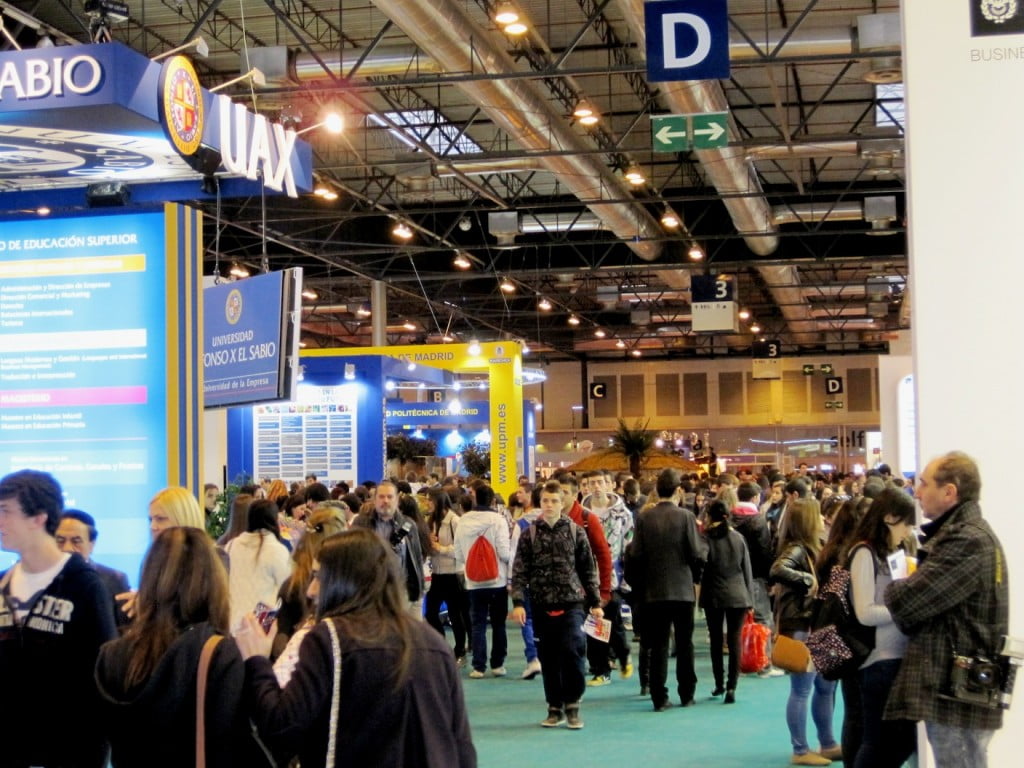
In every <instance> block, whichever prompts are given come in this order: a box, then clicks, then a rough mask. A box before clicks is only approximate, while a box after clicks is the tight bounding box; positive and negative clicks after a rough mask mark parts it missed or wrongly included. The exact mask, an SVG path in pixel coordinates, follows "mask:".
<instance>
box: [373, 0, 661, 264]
mask: <svg viewBox="0 0 1024 768" xmlns="http://www.w3.org/2000/svg"><path fill="white" fill-rule="evenodd" d="M374 4H375V5H376V7H377V8H378V10H380V11H381V12H382V13H384V14H385V15H386V16H387V17H388V18H390V19H391V20H392V21H393V22H394V23H395V24H397V25H398V27H400V28H401V29H402V31H403V32H404V33H405V34H406V35H407V36H408V37H409V38H410V39H411V40H412V41H413V42H414V43H415V44H416V45H417V46H418V47H419V48H420V50H422V51H424V52H425V53H426V54H427V55H428V56H430V57H431V58H433V59H434V60H435V61H436V62H437V64H438V66H439V67H440V68H441V69H442V71H444V72H451V73H459V72H484V73H488V74H506V73H511V72H516V71H517V69H516V66H515V63H514V62H513V60H512V58H511V56H510V55H509V54H508V53H507V51H506V50H505V48H504V47H502V46H499V45H497V44H496V43H495V42H494V41H493V40H492V37H491V35H490V34H488V33H487V32H486V31H485V30H483V29H482V28H481V27H480V26H478V25H477V24H476V23H475V22H474V21H473V20H472V19H471V18H470V17H469V15H468V12H467V11H466V9H465V8H464V7H463V6H462V5H461V4H457V3H455V2H452V0H417V2H413V3H410V2H408V1H407V0H375V3H374ZM458 87H459V88H460V89H461V90H462V91H463V92H464V93H465V94H466V95H467V96H468V97H469V98H470V99H471V100H472V101H473V102H474V103H476V104H479V105H480V108H481V110H483V112H485V113H486V114H487V115H488V117H490V118H491V120H493V121H494V123H495V124H496V125H498V126H499V127H500V128H501V129H502V130H503V131H505V132H506V133H508V134H509V136H510V137H512V139H513V140H514V141H515V142H516V143H517V144H519V145H520V146H521V147H522V148H523V149H524V150H526V151H533V152H545V153H551V152H553V153H554V154H548V155H546V156H545V157H544V158H543V159H542V162H543V163H544V166H545V167H546V168H547V169H548V170H549V171H551V172H552V173H554V174H557V175H558V176H559V178H560V179H561V181H562V184H563V185H564V187H565V188H566V190H567V191H569V192H570V193H572V194H573V195H575V196H576V197H577V198H579V199H580V200H581V201H582V202H583V203H584V204H585V205H587V206H588V207H590V208H591V209H592V210H593V211H594V213H595V214H596V215H597V216H599V217H600V218H601V219H602V220H603V221H604V223H605V224H606V226H607V227H608V229H609V230H610V231H612V232H614V233H615V235H616V236H617V237H619V238H621V239H622V240H623V241H625V242H627V243H628V244H629V247H630V248H631V249H632V250H633V251H634V253H636V254H637V255H638V256H640V257H641V258H643V259H645V260H648V261H650V260H653V259H655V258H657V256H658V254H659V253H660V252H661V245H660V243H659V242H656V241H655V239H656V238H659V237H660V236H661V231H660V228H659V226H658V223H657V222H656V221H655V220H654V218H653V217H652V216H651V215H650V214H649V213H648V212H647V211H646V210H645V209H644V208H642V207H640V206H638V205H631V204H628V203H618V202H605V201H611V200H616V199H621V198H625V197H629V196H630V195H631V194H632V193H631V192H630V190H629V189H628V188H627V185H626V184H625V183H624V182H623V181H622V179H621V178H619V177H618V176H617V175H616V174H614V173H613V172H612V171H611V169H609V168H608V167H607V166H606V165H605V163H604V161H603V159H602V157H601V156H600V155H593V154H577V155H574V154H562V153H564V152H569V153H571V152H573V151H579V150H581V149H583V147H582V145H581V142H580V139H579V138H578V136H577V135H576V133H575V132H573V130H572V129H571V128H570V127H569V124H568V121H567V120H566V119H565V115H563V114H560V113H559V111H558V110H556V109H555V107H554V106H553V105H552V104H551V103H550V102H549V101H548V100H547V99H546V98H545V97H544V96H543V95H542V94H541V92H540V90H539V87H538V85H537V84H536V83H535V82H534V81H532V80H528V79H519V78H507V79H493V80H492V79H483V78H482V79H479V80H465V81H461V82H459V83H458Z"/></svg>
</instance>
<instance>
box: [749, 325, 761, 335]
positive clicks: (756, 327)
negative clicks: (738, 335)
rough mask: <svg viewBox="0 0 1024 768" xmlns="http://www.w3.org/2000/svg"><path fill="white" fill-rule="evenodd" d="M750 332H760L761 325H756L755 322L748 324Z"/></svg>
mask: <svg viewBox="0 0 1024 768" xmlns="http://www.w3.org/2000/svg"><path fill="white" fill-rule="evenodd" d="M750 332H751V333H760V332H761V326H760V325H758V324H757V323H751V324H750Z"/></svg>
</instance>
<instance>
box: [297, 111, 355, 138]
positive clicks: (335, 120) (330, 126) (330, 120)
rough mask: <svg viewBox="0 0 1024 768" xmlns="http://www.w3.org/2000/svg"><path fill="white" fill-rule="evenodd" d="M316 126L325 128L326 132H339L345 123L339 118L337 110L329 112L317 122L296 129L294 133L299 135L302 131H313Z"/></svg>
mask: <svg viewBox="0 0 1024 768" xmlns="http://www.w3.org/2000/svg"><path fill="white" fill-rule="evenodd" d="M317 128H326V129H327V131H328V133H341V132H342V130H343V129H344V128H345V123H344V121H343V120H342V119H341V115H339V114H338V113H337V112H331V113H330V114H328V115H327V116H326V117H325V118H324V119H323V120H321V121H320V122H319V123H314V124H313V125H311V126H309V127H308V128H303V129H302V130H301V131H296V132H295V135H296V136H301V135H302V134H304V133H309V132H310V131H315V130H316V129H317Z"/></svg>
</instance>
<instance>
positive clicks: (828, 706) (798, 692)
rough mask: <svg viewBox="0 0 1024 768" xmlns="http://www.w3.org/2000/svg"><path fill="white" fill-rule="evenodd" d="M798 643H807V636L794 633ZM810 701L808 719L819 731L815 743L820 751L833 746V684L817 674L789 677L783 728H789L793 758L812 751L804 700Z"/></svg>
mask: <svg viewBox="0 0 1024 768" xmlns="http://www.w3.org/2000/svg"><path fill="white" fill-rule="evenodd" d="M793 637H794V638H795V639H797V640H806V639H807V633H806V632H794V633H793ZM812 690H813V691H814V697H813V699H812V700H811V719H812V720H814V727H815V729H816V730H817V731H818V743H819V744H820V745H821V748H822V749H829V748H830V747H834V746H836V739H835V736H833V735H832V712H833V710H834V709H835V697H836V684H835V683H834V682H832V681H829V680H826V679H825V678H823V677H822V676H821V675H819V674H818V673H817V672H806V673H803V674H790V676H789V700H788V701H787V702H786V725H788V726H789V739H790V741H791V742H792V744H793V754H794V755H804V754H807V753H808V752H810V751H811V748H810V746H809V745H808V744H807V700H808V698H811V691H812Z"/></svg>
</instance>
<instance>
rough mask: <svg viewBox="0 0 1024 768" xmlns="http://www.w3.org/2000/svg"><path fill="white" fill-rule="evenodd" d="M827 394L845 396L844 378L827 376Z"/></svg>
mask: <svg viewBox="0 0 1024 768" xmlns="http://www.w3.org/2000/svg"><path fill="white" fill-rule="evenodd" d="M825 394H826V395H841V394H843V377H842V376H826V377H825Z"/></svg>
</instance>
